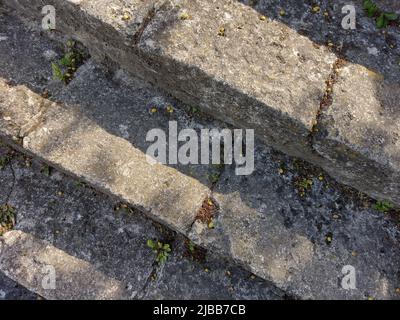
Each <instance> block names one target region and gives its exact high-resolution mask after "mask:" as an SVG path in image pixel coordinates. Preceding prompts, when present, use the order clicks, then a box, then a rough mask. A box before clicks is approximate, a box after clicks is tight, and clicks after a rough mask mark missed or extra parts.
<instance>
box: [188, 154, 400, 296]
mask: <svg viewBox="0 0 400 320" xmlns="http://www.w3.org/2000/svg"><path fill="white" fill-rule="evenodd" d="M256 163H257V165H256V171H255V172H254V173H253V174H252V175H250V176H243V177H239V176H235V174H234V171H233V170H234V169H233V168H230V167H227V168H226V169H225V172H224V174H223V176H222V177H221V180H220V181H219V183H218V184H217V185H216V187H215V188H214V192H213V198H214V199H215V201H216V204H217V206H218V207H219V211H218V213H217V214H216V215H215V217H214V222H213V225H214V226H215V227H214V228H212V229H210V228H209V227H207V226H205V227H204V228H193V230H192V232H191V234H190V237H191V238H192V239H194V241H195V242H196V243H199V244H202V245H204V246H206V247H209V248H210V249H211V250H214V251H216V252H219V253H220V254H222V255H226V256H230V257H231V258H233V259H234V260H235V261H236V262H237V263H239V264H241V265H243V266H246V268H247V269H249V270H251V271H252V272H254V273H255V274H257V275H259V276H260V277H262V278H264V279H268V280H270V281H272V282H273V283H275V284H276V285H277V286H278V287H279V288H281V289H283V290H284V291H285V292H287V293H288V294H289V295H293V296H297V297H301V298H302V299H367V298H376V299H392V298H396V297H398V296H397V293H396V288H397V287H398V284H399V279H398V275H397V271H396V270H397V268H398V266H399V263H400V260H399V259H398V255H399V252H398V235H399V232H398V229H397V227H396V222H395V221H392V220H391V219H390V218H388V217H385V216H384V215H382V214H381V213H378V212H375V211H374V210H372V209H370V208H368V207H363V206H360V205H359V204H358V203H357V202H355V201H354V199H352V197H351V196H349V195H348V194H347V193H346V191H345V190H340V189H337V188H336V187H334V186H332V185H331V182H330V181H329V180H325V178H323V176H322V178H320V177H321V176H318V175H319V174H321V173H318V171H317V172H314V173H313V176H311V177H310V176H307V175H302V174H299V173H298V172H296V170H293V169H294V168H295V164H293V163H291V160H290V159H286V160H285V159H284V158H282V157H281V156H278V157H277V156H276V155H275V154H274V152H272V151H271V150H269V149H267V148H260V149H258V150H256ZM282 168H284V169H282ZM311 172H312V171H311ZM305 179H310V181H311V182H310V184H309V187H307V188H306V189H307V190H306V191H305V194H304V195H302V194H301V192H300V191H299V189H300V188H301V183H302V181H304V180H305ZM377 257H379V258H377ZM346 266H351V267H354V270H355V278H356V284H355V287H354V288H352V289H349V290H347V289H346V287H345V286H342V280H343V278H344V277H345V274H343V273H342V270H343V268H344V267H346Z"/></svg>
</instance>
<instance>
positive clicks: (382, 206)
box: [374, 200, 393, 213]
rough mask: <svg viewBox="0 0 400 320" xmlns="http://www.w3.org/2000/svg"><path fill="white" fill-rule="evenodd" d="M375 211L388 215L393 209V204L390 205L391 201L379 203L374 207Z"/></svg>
mask: <svg viewBox="0 0 400 320" xmlns="http://www.w3.org/2000/svg"><path fill="white" fill-rule="evenodd" d="M374 209H375V210H377V211H379V212H383V213H387V212H389V211H390V210H392V209H393V204H392V203H390V202H389V201H385V200H384V201H377V202H376V203H375V205H374Z"/></svg>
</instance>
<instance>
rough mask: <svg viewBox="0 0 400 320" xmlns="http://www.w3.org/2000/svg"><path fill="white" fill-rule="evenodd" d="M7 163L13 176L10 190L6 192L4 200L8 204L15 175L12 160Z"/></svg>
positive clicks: (13, 187)
mask: <svg viewBox="0 0 400 320" xmlns="http://www.w3.org/2000/svg"><path fill="white" fill-rule="evenodd" d="M8 165H9V167H10V170H11V175H12V176H13V182H12V185H11V189H10V191H9V192H8V194H7V197H6V201H5V203H6V204H9V201H10V198H11V195H12V193H13V192H14V189H15V184H16V177H15V171H14V167H13V165H12V160H11V161H10V163H9V164H8Z"/></svg>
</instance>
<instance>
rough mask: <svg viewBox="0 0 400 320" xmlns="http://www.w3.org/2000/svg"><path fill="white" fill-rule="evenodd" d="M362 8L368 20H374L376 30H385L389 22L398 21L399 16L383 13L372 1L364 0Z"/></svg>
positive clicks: (392, 13)
mask: <svg viewBox="0 0 400 320" xmlns="http://www.w3.org/2000/svg"><path fill="white" fill-rule="evenodd" d="M363 8H364V10H365V12H366V13H367V16H368V17H370V18H375V23H376V26H377V28H379V29H382V28H386V27H387V26H388V25H389V24H390V23H391V22H395V21H398V20H399V15H398V14H396V13H394V12H383V11H382V10H380V9H379V7H378V6H377V5H376V3H375V1H373V0H364V1H363Z"/></svg>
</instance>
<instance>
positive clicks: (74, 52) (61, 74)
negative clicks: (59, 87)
mask: <svg viewBox="0 0 400 320" xmlns="http://www.w3.org/2000/svg"><path fill="white" fill-rule="evenodd" d="M84 59H85V55H84V54H83V53H82V52H81V51H80V50H78V49H77V44H76V42H75V41H72V40H69V41H68V42H67V53H66V54H65V55H64V56H63V57H62V58H61V59H60V60H59V61H57V62H52V63H51V68H52V70H53V78H54V79H55V80H60V81H62V82H64V83H66V84H68V83H69V82H70V81H71V80H72V78H73V76H74V73H75V72H76V70H77V69H78V67H79V66H80V65H82V63H83V61H84Z"/></svg>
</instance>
